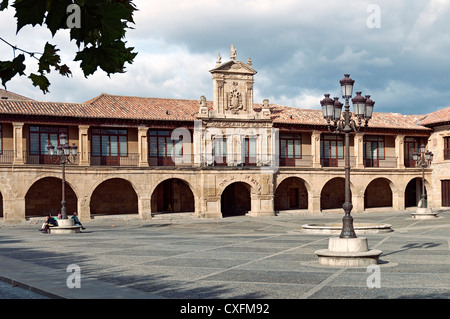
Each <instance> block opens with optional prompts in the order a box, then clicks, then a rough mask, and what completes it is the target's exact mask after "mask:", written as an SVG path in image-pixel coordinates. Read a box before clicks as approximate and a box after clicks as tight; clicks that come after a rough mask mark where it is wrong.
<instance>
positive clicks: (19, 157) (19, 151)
mask: <svg viewBox="0 0 450 319" xmlns="http://www.w3.org/2000/svg"><path fill="white" fill-rule="evenodd" d="M12 125H13V143H14V160H13V164H24V158H23V153H24V152H23V151H24V149H23V125H24V123H12Z"/></svg>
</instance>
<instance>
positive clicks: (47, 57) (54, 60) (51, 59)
mask: <svg viewBox="0 0 450 319" xmlns="http://www.w3.org/2000/svg"><path fill="white" fill-rule="evenodd" d="M58 51H59V49H57V48H56V46H54V45H52V44H50V43H48V42H47V43H46V44H45V47H44V53H43V54H42V56H41V58H40V59H39V72H40V73H43V72H44V71H46V72H47V73H49V72H50V66H53V67H56V66H58V65H59V63H60V62H61V58H60V57H59V55H58V54H56V52H58Z"/></svg>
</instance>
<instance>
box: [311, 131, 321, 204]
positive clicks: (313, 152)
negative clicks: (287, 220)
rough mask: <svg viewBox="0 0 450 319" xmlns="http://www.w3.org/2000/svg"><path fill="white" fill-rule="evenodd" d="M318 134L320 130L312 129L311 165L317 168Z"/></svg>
mask: <svg viewBox="0 0 450 319" xmlns="http://www.w3.org/2000/svg"><path fill="white" fill-rule="evenodd" d="M320 134H321V132H319V131H313V132H312V134H311V155H312V156H313V159H312V166H313V167H319V168H320V167H322V165H321V164H320ZM319 207H320V205H319ZM319 211H320V209H319Z"/></svg>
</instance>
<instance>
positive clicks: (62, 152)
mask: <svg viewBox="0 0 450 319" xmlns="http://www.w3.org/2000/svg"><path fill="white" fill-rule="evenodd" d="M47 150H48V154H49V155H50V156H51V158H52V160H53V156H57V157H56V160H55V162H57V161H58V160H59V163H61V164H62V200H61V217H62V219H68V217H67V211H66V196H65V183H66V163H74V161H75V158H76V157H77V153H78V147H77V146H76V145H75V143H74V144H72V146H70V145H69V143H68V141H67V135H66V134H64V133H61V134H60V135H59V145H58V147H57V148H56V155H55V147H54V146H53V145H52V144H51V143H49V144H48V145H47Z"/></svg>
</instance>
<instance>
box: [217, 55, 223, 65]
mask: <svg viewBox="0 0 450 319" xmlns="http://www.w3.org/2000/svg"><path fill="white" fill-rule="evenodd" d="M221 64H222V57H221V56H220V52H219V53H217V61H216V67H217V66H220V65H221Z"/></svg>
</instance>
